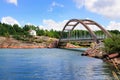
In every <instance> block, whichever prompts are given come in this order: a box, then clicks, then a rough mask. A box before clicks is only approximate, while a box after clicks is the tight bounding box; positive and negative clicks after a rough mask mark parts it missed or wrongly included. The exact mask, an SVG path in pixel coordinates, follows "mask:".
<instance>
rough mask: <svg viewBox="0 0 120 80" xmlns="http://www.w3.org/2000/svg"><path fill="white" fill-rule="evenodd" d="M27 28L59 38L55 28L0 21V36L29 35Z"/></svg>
mask: <svg viewBox="0 0 120 80" xmlns="http://www.w3.org/2000/svg"><path fill="white" fill-rule="evenodd" d="M29 30H35V31H36V34H37V36H48V37H52V38H59V36H60V32H61V31H56V30H53V29H51V30H45V29H40V28H39V27H38V26H37V27H36V26H34V25H25V26H23V27H20V26H18V25H17V24H14V25H13V26H12V25H9V24H5V23H1V22H0V36H5V37H9V36H15V35H19V36H29ZM74 32H75V34H76V35H77V34H79V35H80V34H84V35H88V34H89V32H88V31H86V30H74V31H73V33H74ZM109 32H110V33H112V34H120V31H119V30H111V31H109ZM95 34H103V32H102V31H100V30H98V31H95ZM64 35H67V32H65V33H64Z"/></svg>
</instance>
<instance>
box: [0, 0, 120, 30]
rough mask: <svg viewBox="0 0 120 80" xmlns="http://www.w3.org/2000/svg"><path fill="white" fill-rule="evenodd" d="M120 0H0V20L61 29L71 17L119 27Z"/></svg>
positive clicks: (118, 28)
mask: <svg viewBox="0 0 120 80" xmlns="http://www.w3.org/2000/svg"><path fill="white" fill-rule="evenodd" d="M119 4H120V0H0V21H1V22H2V23H7V24H11V25H13V24H18V25H20V26H24V25H25V24H33V25H36V26H39V27H41V28H44V29H51V28H53V29H56V30H61V29H62V27H63V26H64V25H65V23H66V21H68V20H70V19H73V18H75V19H86V18H87V19H92V20H94V21H96V22H98V23H99V24H101V25H103V26H104V27H105V28H106V29H109V30H113V29H117V30H120V5H119Z"/></svg>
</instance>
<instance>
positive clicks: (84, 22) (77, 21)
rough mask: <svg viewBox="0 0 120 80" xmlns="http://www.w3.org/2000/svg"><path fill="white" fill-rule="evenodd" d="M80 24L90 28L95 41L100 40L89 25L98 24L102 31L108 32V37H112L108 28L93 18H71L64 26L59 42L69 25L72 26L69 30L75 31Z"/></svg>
mask: <svg viewBox="0 0 120 80" xmlns="http://www.w3.org/2000/svg"><path fill="white" fill-rule="evenodd" d="M73 23H74V24H73ZM78 24H82V25H83V26H84V27H85V28H86V29H87V30H88V32H89V33H90V35H91V36H92V38H93V40H94V41H95V42H97V43H98V41H97V36H96V35H95V33H94V31H92V30H91V29H90V27H89V25H95V26H97V27H98V28H99V29H100V30H101V31H103V32H104V34H106V35H107V36H108V37H111V34H110V33H109V32H108V31H107V30H105V29H104V28H103V27H102V26H101V25H100V24H98V23H96V22H95V21H93V20H89V19H71V20H69V21H68V22H67V23H66V24H65V26H64V28H63V30H62V32H61V35H60V39H59V42H60V41H61V39H62V36H63V32H65V30H67V27H72V28H71V29H70V30H69V31H73V30H74V28H75V27H76V26H77V25H78Z"/></svg>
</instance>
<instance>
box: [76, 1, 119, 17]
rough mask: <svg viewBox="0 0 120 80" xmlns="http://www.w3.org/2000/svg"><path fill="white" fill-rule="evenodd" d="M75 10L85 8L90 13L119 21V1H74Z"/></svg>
mask: <svg viewBox="0 0 120 80" xmlns="http://www.w3.org/2000/svg"><path fill="white" fill-rule="evenodd" d="M74 2H75V3H76V6H77V8H81V7H83V6H85V8H86V9H87V10H89V11H91V12H94V13H97V14H100V15H103V16H105V17H108V18H111V19H120V0H89V1H88V0H74Z"/></svg>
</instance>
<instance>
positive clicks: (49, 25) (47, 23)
mask: <svg viewBox="0 0 120 80" xmlns="http://www.w3.org/2000/svg"><path fill="white" fill-rule="evenodd" d="M66 22H67V20H64V21H62V22H56V21H54V20H52V19H48V20H43V24H42V25H40V26H39V27H40V28H43V29H47V30H51V29H54V30H60V31H61V30H62V29H63V27H64V26H65V24H66Z"/></svg>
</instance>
